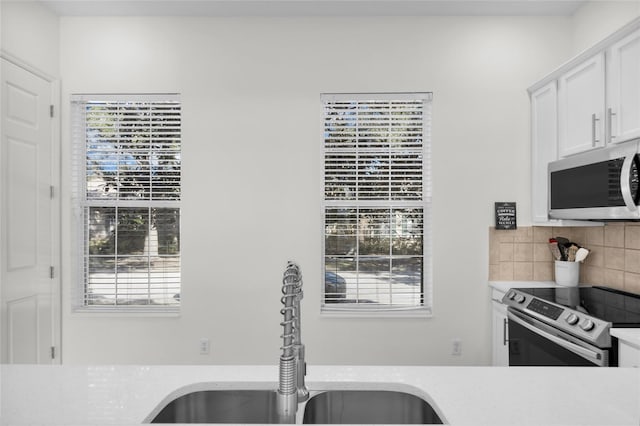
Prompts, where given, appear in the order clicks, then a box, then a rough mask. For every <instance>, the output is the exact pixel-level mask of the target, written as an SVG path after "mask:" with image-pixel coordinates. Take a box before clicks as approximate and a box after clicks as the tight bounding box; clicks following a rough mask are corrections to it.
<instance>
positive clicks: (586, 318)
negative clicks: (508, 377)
mask: <svg viewBox="0 0 640 426" xmlns="http://www.w3.org/2000/svg"><path fill="white" fill-rule="evenodd" d="M502 303H504V304H506V305H507V306H508V308H507V318H508V324H509V365H510V366H598V367H607V366H617V365H618V351H617V346H618V345H617V339H615V338H614V337H612V336H611V334H610V329H611V328H612V327H640V295H636V294H632V293H627V292H623V291H619V290H614V289H610V288H606V287H553V288H513V289H511V290H509V291H507V293H506V294H505V296H504V297H503V299H502Z"/></svg>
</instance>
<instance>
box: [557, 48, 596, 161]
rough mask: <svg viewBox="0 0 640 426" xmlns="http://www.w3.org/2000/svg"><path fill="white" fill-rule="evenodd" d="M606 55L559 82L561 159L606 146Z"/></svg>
mask: <svg viewBox="0 0 640 426" xmlns="http://www.w3.org/2000/svg"><path fill="white" fill-rule="evenodd" d="M604 88H605V81H604V54H603V53H599V54H597V55H596V56H594V57H593V58H591V59H589V60H587V61H585V62H583V63H582V64H580V65H578V66H577V67H575V68H573V69H572V70H570V71H569V72H567V73H565V74H563V75H562V76H561V77H560V79H559V87H558V96H559V101H558V104H559V112H558V120H559V121H558V125H559V129H560V133H559V135H560V138H559V150H558V154H559V155H560V157H564V156H567V155H572V154H577V153H579V152H583V151H588V150H590V149H594V148H598V147H602V146H604V143H605V142H604V128H605V126H604Z"/></svg>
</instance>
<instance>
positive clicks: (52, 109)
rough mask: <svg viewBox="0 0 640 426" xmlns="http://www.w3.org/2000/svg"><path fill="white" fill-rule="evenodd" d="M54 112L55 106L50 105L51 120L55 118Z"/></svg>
mask: <svg viewBox="0 0 640 426" xmlns="http://www.w3.org/2000/svg"><path fill="white" fill-rule="evenodd" d="M53 112H54V107H53V105H49V117H51V118H53V117H54V115H53Z"/></svg>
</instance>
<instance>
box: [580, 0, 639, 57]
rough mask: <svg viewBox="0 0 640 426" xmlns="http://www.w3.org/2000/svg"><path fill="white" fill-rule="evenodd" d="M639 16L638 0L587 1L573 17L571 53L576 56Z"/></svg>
mask: <svg viewBox="0 0 640 426" xmlns="http://www.w3.org/2000/svg"><path fill="white" fill-rule="evenodd" d="M638 15H640V0H622V1H616V0H606V1H589V2H587V3H585V4H584V5H583V6H581V7H580V9H578V10H577V11H576V13H575V15H574V16H573V19H572V21H573V49H572V50H573V53H574V54H578V53H580V52H582V51H583V50H585V49H588V48H589V47H590V46H592V45H594V44H595V43H597V42H598V41H600V40H602V39H603V38H605V37H606V36H608V35H609V34H611V33H613V32H614V31H616V30H617V29H618V28H620V27H622V26H623V25H625V24H627V23H629V22H630V21H632V20H633V19H634V18H636V17H638Z"/></svg>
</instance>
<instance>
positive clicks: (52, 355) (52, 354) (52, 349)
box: [51, 346, 56, 359]
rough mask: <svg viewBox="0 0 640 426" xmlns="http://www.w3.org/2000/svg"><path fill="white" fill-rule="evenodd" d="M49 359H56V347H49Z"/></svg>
mask: <svg viewBox="0 0 640 426" xmlns="http://www.w3.org/2000/svg"><path fill="white" fill-rule="evenodd" d="M51 359H56V347H55V346H51Z"/></svg>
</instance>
